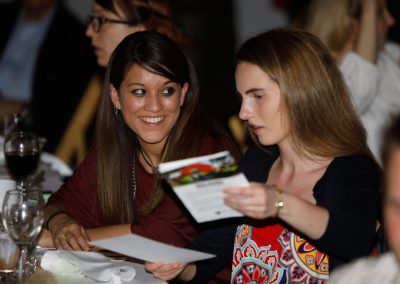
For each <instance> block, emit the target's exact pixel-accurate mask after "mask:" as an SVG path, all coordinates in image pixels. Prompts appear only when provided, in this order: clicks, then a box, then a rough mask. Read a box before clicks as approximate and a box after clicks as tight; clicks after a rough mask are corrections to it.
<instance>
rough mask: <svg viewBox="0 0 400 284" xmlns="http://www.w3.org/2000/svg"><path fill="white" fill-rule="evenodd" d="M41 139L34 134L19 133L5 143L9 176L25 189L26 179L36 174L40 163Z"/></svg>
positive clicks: (8, 137) (6, 139)
mask: <svg viewBox="0 0 400 284" xmlns="http://www.w3.org/2000/svg"><path fill="white" fill-rule="evenodd" d="M39 153H40V146H39V139H38V137H37V136H36V134H35V133H34V132H27V131H18V132H13V133H11V134H9V135H8V136H7V137H6V138H5V141H4V156H5V160H6V165H7V169H8V172H9V174H10V175H11V176H12V177H13V178H14V179H15V180H16V181H17V188H20V189H21V190H23V189H24V182H25V180H26V178H27V177H28V176H29V175H30V174H32V173H34V172H35V170H36V168H37V166H38V163H39Z"/></svg>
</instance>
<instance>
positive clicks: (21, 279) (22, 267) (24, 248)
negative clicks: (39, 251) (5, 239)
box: [18, 246, 28, 284]
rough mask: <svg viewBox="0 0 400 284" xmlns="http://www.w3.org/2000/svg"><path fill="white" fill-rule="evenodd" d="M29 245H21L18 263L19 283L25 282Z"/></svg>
mask: <svg viewBox="0 0 400 284" xmlns="http://www.w3.org/2000/svg"><path fill="white" fill-rule="evenodd" d="M27 249H28V247H27V246H21V256H20V258H19V265H18V283H19V284H23V283H24V280H25V277H24V276H25V262H26V254H27Z"/></svg>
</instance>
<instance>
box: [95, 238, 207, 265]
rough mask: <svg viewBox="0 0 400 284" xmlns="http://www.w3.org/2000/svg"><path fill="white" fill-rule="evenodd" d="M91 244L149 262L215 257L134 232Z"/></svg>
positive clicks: (185, 260) (187, 260) (189, 260)
mask: <svg viewBox="0 0 400 284" xmlns="http://www.w3.org/2000/svg"><path fill="white" fill-rule="evenodd" d="M90 243H91V244H92V245H95V246H97V247H100V248H103V249H107V250H110V251H114V252H117V253H120V254H123V255H127V256H130V257H133V258H137V259H141V260H145V261H151V262H158V261H161V262H183V263H186V262H192V261H197V260H203V259H208V258H212V257H215V255H213V254H209V253H204V252H199V251H194V250H189V249H184V248H178V247H175V246H172V245H167V244H164V243H161V242H157V241H154V240H151V239H148V238H144V237H141V236H138V235H135V234H128V235H123V236H119V237H114V238H109V239H103V240H97V241H91V242H90Z"/></svg>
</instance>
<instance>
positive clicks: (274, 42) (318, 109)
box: [236, 29, 370, 157]
mask: <svg viewBox="0 0 400 284" xmlns="http://www.w3.org/2000/svg"><path fill="white" fill-rule="evenodd" d="M236 58H237V60H238V61H239V62H250V63H253V64H255V65H257V66H258V67H260V68H261V69H262V70H263V71H264V72H265V73H266V74H267V75H268V76H269V77H270V78H271V79H272V80H273V81H274V82H275V83H277V84H278V86H279V88H280V91H281V107H282V108H283V109H284V110H285V111H286V114H287V115H286V118H285V120H286V121H285V123H286V126H287V131H288V133H289V137H290V139H291V142H292V145H294V149H295V150H296V152H297V153H298V154H299V155H302V156H308V157H336V156H343V155H349V154H368V155H370V151H369V148H368V146H367V142H366V133H365V129H364V127H363V126H362V124H361V122H360V119H359V118H358V116H357V114H356V112H355V110H354V108H353V104H352V102H351V99H350V96H349V94H348V91H347V88H346V86H345V83H344V81H343V78H342V76H341V73H340V71H339V70H338V67H337V65H336V63H335V61H334V59H333V58H332V56H331V55H330V53H329V51H328V50H327V49H326V47H325V46H324V45H323V43H322V42H321V41H320V40H319V39H318V38H317V37H316V36H314V35H312V34H311V33H308V32H305V31H301V30H296V29H273V30H270V31H268V32H266V33H262V34H260V35H258V36H256V37H253V38H251V39H249V40H248V41H247V42H245V43H244V44H243V45H242V46H241V48H240V50H239V51H238V53H237V56H236ZM256 142H257V141H256Z"/></svg>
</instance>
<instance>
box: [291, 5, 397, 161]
mask: <svg viewBox="0 0 400 284" xmlns="http://www.w3.org/2000/svg"><path fill="white" fill-rule="evenodd" d="M299 22H301V23H302V25H300V27H301V28H304V29H305V30H306V31H309V32H311V33H313V34H314V35H316V36H318V37H319V38H320V39H321V40H322V42H323V43H324V44H325V45H326V46H327V47H328V49H329V50H330V52H331V54H332V55H333V56H334V58H335V60H336V62H337V64H338V65H339V67H340V70H341V72H342V75H343V77H344V79H345V81H346V84H347V86H348V88H349V89H350V93H351V95H352V99H353V103H354V105H355V108H356V111H357V113H358V114H359V116H360V118H361V120H362V122H363V124H364V126H365V128H366V130H367V134H368V145H369V147H370V148H371V151H372V153H373V154H374V156H375V158H376V159H377V160H378V161H379V160H380V153H379V151H380V148H381V147H380V143H381V141H380V137H381V136H382V129H383V127H384V125H386V123H387V120H388V118H389V117H388V114H389V113H392V112H398V111H400V81H399V80H398V78H399V77H400V66H399V63H398V62H399V61H398V60H396V59H395V55H394V54H396V53H397V54H399V53H400V48H399V47H398V46H397V45H394V44H393V43H390V42H388V41H387V33H388V30H389V28H390V27H391V26H393V25H394V23H395V20H394V18H393V17H392V15H391V14H390V12H389V11H388V9H387V6H386V1H385V0H313V1H312V2H311V4H310V6H309V8H308V10H307V12H306V14H305V16H304V17H303V20H302V21H299ZM396 50H397V51H396Z"/></svg>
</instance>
